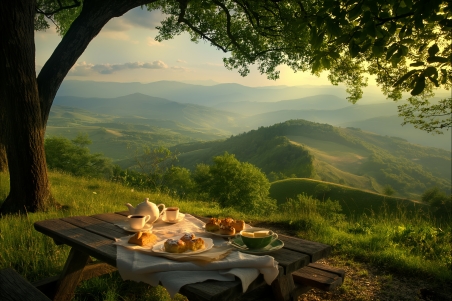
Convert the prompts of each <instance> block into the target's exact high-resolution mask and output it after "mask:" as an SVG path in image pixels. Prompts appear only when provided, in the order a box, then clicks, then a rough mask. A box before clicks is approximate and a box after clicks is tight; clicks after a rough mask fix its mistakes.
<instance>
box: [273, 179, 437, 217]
mask: <svg viewBox="0 0 452 301" xmlns="http://www.w3.org/2000/svg"><path fill="white" fill-rule="evenodd" d="M319 184H325V185H327V186H328V187H329V188H330V189H331V190H330V191H329V192H328V193H326V194H325V195H324V198H325V199H328V198H330V199H331V200H337V201H339V203H340V204H341V206H342V209H343V212H344V213H345V214H347V215H361V214H362V213H366V214H369V213H371V212H372V211H374V212H378V213H379V212H382V211H387V212H396V211H398V210H400V208H402V207H403V208H406V209H408V210H412V209H420V208H424V209H425V208H428V207H426V205H424V204H422V203H420V202H417V201H412V200H408V199H403V198H397V197H388V196H385V195H382V194H378V193H374V192H372V191H365V190H361V189H356V188H351V187H347V186H343V185H339V184H334V183H328V182H323V181H317V180H312V179H285V180H280V181H276V182H273V183H272V185H271V188H270V197H272V198H274V199H276V200H277V201H278V203H279V204H283V203H285V202H286V200H287V199H288V198H292V199H295V198H296V197H297V195H299V194H307V195H310V196H316V186H317V185H319Z"/></svg>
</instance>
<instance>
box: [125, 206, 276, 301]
mask: <svg viewBox="0 0 452 301" xmlns="http://www.w3.org/2000/svg"><path fill="white" fill-rule="evenodd" d="M155 224H156V223H154V229H153V231H152V232H153V233H154V234H155V235H157V237H158V238H159V240H163V239H166V238H169V237H174V236H177V235H182V234H183V233H185V232H194V233H197V236H198V235H199V236H201V235H209V234H207V233H202V231H203V229H202V226H203V225H204V222H202V221H200V220H198V219H197V218H195V217H193V216H191V215H189V214H186V215H185V218H184V220H183V221H181V222H179V223H177V224H165V227H156V225H155ZM159 229H160V230H159ZM206 237H207V236H206ZM211 238H212V240H213V241H214V244H215V246H216V247H220V248H222V247H225V246H227V242H226V241H225V240H223V239H222V238H219V237H211ZM126 239H128V237H125V238H121V239H120V240H119V243H117V244H119V245H118V247H117V248H116V249H117V258H116V266H117V268H118V271H119V273H120V275H121V277H122V279H124V280H133V281H137V282H140V281H141V282H145V283H148V284H150V285H152V286H157V285H158V284H160V283H161V284H162V285H163V286H164V287H165V288H166V289H167V290H168V292H169V294H170V295H171V297H173V296H174V295H175V294H176V293H177V292H178V291H179V290H180V288H181V287H182V286H184V285H186V284H190V283H196V282H202V281H206V280H219V281H234V280H235V277H238V278H239V279H240V280H241V282H242V289H243V292H245V291H246V290H247V289H248V286H249V285H250V284H251V283H252V282H253V281H254V280H255V279H256V278H257V277H258V276H259V274H263V276H264V279H265V281H266V282H267V284H271V283H272V282H273V280H274V279H275V278H276V277H277V276H278V273H279V271H278V262H276V261H275V260H274V258H273V257H271V256H268V255H265V256H255V255H251V254H245V253H241V252H238V251H233V252H231V253H230V254H228V255H227V256H226V257H225V258H223V259H221V260H216V261H212V262H206V261H198V260H193V261H174V260H171V259H168V258H165V257H158V256H152V255H151V253H149V252H137V251H136V250H131V249H129V248H126V247H124V246H123V245H121V243H120V241H124V240H126ZM212 249H215V247H214V248H212ZM206 252H209V251H206ZM199 254H202V253H199Z"/></svg>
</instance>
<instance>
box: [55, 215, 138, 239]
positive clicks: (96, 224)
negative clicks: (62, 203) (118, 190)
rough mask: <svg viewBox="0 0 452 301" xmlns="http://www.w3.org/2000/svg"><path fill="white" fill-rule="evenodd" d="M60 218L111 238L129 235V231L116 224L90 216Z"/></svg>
mask: <svg viewBox="0 0 452 301" xmlns="http://www.w3.org/2000/svg"><path fill="white" fill-rule="evenodd" d="M61 220H62V221H65V222H67V223H70V224H72V225H75V226H77V227H79V228H82V229H85V230H87V231H90V232H93V233H96V234H99V235H102V236H104V237H107V238H110V239H113V240H114V239H115V238H120V237H124V236H127V235H130V233H129V232H127V231H125V230H123V229H121V228H119V227H118V226H115V225H113V224H111V223H108V222H105V221H103V220H99V219H96V218H93V217H90V216H73V217H66V218H62V219H61Z"/></svg>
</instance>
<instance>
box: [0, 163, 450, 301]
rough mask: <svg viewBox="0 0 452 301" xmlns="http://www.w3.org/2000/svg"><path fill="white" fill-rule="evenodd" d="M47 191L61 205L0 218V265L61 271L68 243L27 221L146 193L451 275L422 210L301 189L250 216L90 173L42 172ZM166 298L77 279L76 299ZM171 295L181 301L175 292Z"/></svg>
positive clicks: (383, 261)
mask: <svg viewBox="0 0 452 301" xmlns="http://www.w3.org/2000/svg"><path fill="white" fill-rule="evenodd" d="M49 176H50V182H51V185H52V193H53V195H54V197H55V198H56V200H57V201H58V202H59V203H61V204H62V205H64V208H65V209H64V210H60V211H49V212H45V213H28V214H26V215H21V216H3V217H2V218H0V245H1V248H0V269H1V268H5V267H13V268H14V269H16V270H17V271H18V272H19V273H20V274H22V275H24V276H25V277H26V278H27V279H28V280H30V281H35V280H38V279H42V278H45V277H49V276H53V275H57V274H58V273H59V272H61V270H62V268H63V265H64V262H65V259H66V258H67V254H68V252H69V248H68V247H67V246H57V245H55V244H54V242H53V241H52V240H51V239H50V238H48V237H47V236H45V235H42V234H41V233H39V232H37V231H35V230H34V228H33V223H34V222H36V221H39V220H45V219H51V218H59V217H64V216H75V215H92V214H97V213H105V212H115V211H124V210H126V207H125V206H124V203H132V204H134V205H135V204H137V203H139V202H141V201H142V200H143V199H144V198H145V197H149V198H150V200H151V201H153V202H154V203H157V204H158V203H164V204H166V205H167V206H179V207H180V208H181V211H182V212H188V213H191V214H195V215H200V216H218V217H225V216H232V217H234V218H237V219H245V220H246V221H247V222H248V221H252V222H253V223H257V222H265V223H270V224H271V223H273V224H274V226H275V227H276V226H278V227H283V228H285V229H287V230H290V231H293V233H295V234H296V235H297V236H299V237H301V238H305V239H309V240H314V241H318V242H323V243H326V244H329V245H332V246H333V247H334V252H335V254H340V255H341V256H344V257H348V258H359V259H360V260H366V261H368V262H371V263H374V264H376V265H380V266H384V267H385V268H386V269H389V270H393V271H396V272H402V273H405V274H413V275H414V274H417V275H419V274H422V275H425V276H426V277H430V278H431V279H433V280H432V281H440V282H447V281H451V280H452V253H451V252H452V250H451V245H450V241H451V224H450V222H444V220H443V221H441V223H440V222H439V221H435V220H429V219H428V216H426V215H425V214H418V215H412V214H406V212H405V211H404V209H403V208H404V207H401V208H400V209H399V210H395V211H391V210H389V209H388V210H383V211H381V212H380V213H378V214H375V213H373V212H372V211H368V212H367V213H366V214H365V215H360V216H357V215H356V216H350V215H344V214H342V211H341V210H342V208H341V206H340V204H339V202H337V201H330V200H326V201H318V200H316V199H313V198H311V197H308V196H306V195H300V196H298V197H296V198H293V199H290V200H289V201H287V202H286V203H283V204H280V205H279V208H278V211H276V212H273V213H272V214H267V215H261V216H258V215H250V214H246V213H241V212H239V211H236V210H234V209H232V208H226V209H221V208H219V206H218V205H217V204H215V203H208V202H201V201H198V200H181V199H177V198H172V197H170V196H168V195H166V194H157V193H150V192H148V191H136V190H133V189H131V188H128V187H125V186H122V185H119V184H115V183H111V182H106V181H103V180H97V179H88V178H78V177H72V176H69V175H67V174H63V173H55V172H51V173H50V174H49ZM8 186H9V180H8V175H7V174H5V173H0V197H1V198H0V199H4V198H5V197H6V195H7V193H8V189H9V187H8ZM137 291H138V292H140V293H139V296H140V298H139V299H140V300H170V297H169V295H168V294H167V293H166V291H165V290H164V289H163V288H161V287H157V288H149V287H148V286H146V285H141V286H140V285H138V284H134V283H130V282H124V281H122V280H121V278H120V277H119V275H118V274H117V273H114V274H112V275H105V276H103V277H99V278H95V279H91V280H88V281H86V282H84V283H83V284H82V285H81V286H80V287H79V288H78V289H77V296H76V299H77V300H137V298H138V297H137V294H136V292H137ZM175 299H176V300H184V297H183V296H181V295H177V296H176V297H175Z"/></svg>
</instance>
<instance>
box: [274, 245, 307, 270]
mask: <svg viewBox="0 0 452 301" xmlns="http://www.w3.org/2000/svg"><path fill="white" fill-rule="evenodd" d="M269 255H270V256H272V257H273V258H275V260H276V261H277V262H278V264H279V265H280V266H281V267H283V268H284V271H283V272H284V274H286V275H290V274H292V272H295V271H296V270H298V269H300V268H302V267H304V266H306V265H307V264H309V262H310V260H311V259H310V256H309V255H307V254H302V253H299V252H296V251H292V250H287V249H284V248H282V249H280V250H278V251H276V252H273V253H271V254H269Z"/></svg>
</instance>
